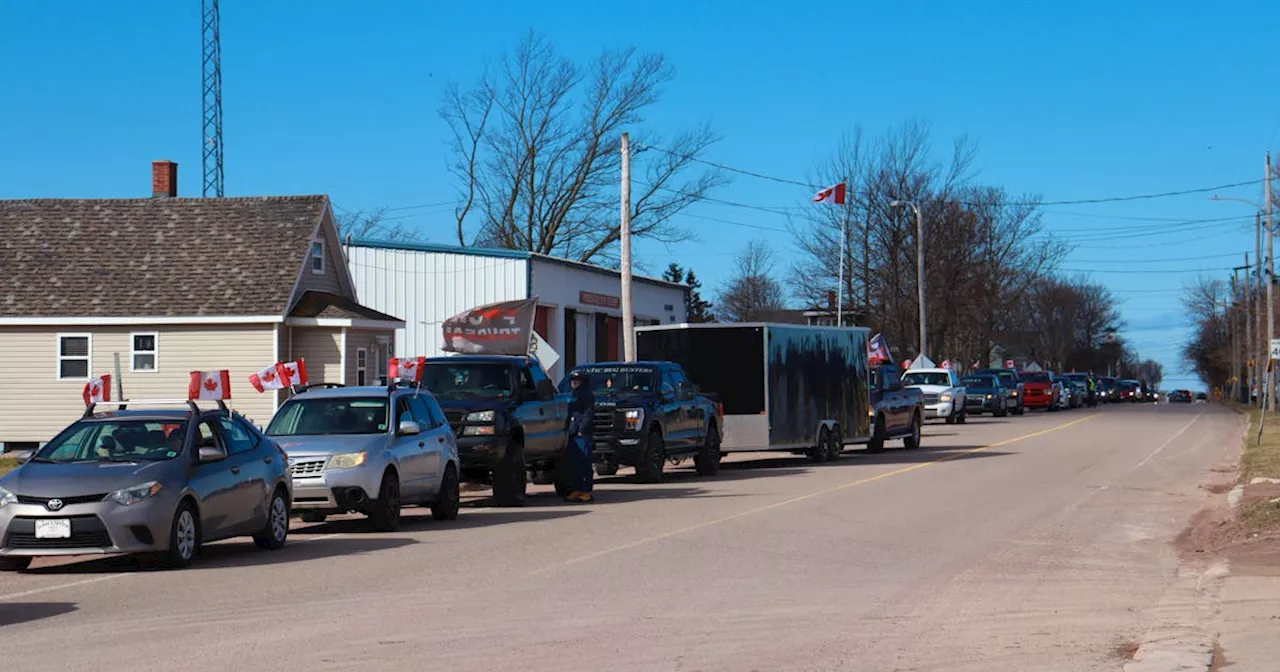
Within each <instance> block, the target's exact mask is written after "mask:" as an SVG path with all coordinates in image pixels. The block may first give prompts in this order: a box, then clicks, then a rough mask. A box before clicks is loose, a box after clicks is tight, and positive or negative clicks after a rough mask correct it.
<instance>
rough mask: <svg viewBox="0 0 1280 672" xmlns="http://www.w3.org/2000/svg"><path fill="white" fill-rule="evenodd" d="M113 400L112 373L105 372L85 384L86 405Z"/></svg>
mask: <svg viewBox="0 0 1280 672" xmlns="http://www.w3.org/2000/svg"><path fill="white" fill-rule="evenodd" d="M102 401H111V374H109V373H108V374H104V375H101V376H98V377H97V378H94V379H93V380H91V381H89V382H87V383H85V384H84V405H85V406H89V405H90V404H96V403H98V402H102Z"/></svg>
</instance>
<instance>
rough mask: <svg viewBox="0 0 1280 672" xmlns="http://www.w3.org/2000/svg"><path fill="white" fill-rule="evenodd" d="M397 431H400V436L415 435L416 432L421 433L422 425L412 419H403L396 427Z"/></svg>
mask: <svg viewBox="0 0 1280 672" xmlns="http://www.w3.org/2000/svg"><path fill="white" fill-rule="evenodd" d="M396 432H397V433H399V434H400V436H413V435H414V434H421V433H422V427H421V426H419V425H418V423H416V422H414V421H412V420H401V421H400V426H399V427H397V428H396Z"/></svg>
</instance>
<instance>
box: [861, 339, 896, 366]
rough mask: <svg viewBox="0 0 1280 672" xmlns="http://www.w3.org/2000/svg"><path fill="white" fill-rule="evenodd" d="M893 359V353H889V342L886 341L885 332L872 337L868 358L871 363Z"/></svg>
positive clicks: (875, 363) (868, 348)
mask: <svg viewBox="0 0 1280 672" xmlns="http://www.w3.org/2000/svg"><path fill="white" fill-rule="evenodd" d="M892 359H893V355H892V354H890V353H889V344H888V343H886V342H885V340H884V335H883V334H876V335H875V336H872V337H871V343H870V344H869V345H868V347H867V360H868V363H869V364H871V365H873V366H874V365H877V364H883V363H885V362H888V361H890V360H892Z"/></svg>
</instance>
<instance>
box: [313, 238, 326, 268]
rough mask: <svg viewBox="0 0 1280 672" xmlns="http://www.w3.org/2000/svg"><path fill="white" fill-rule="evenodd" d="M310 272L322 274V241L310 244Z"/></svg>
mask: <svg viewBox="0 0 1280 672" xmlns="http://www.w3.org/2000/svg"><path fill="white" fill-rule="evenodd" d="M311 272H312V273H324V241H321V240H317V241H316V242H314V243H311Z"/></svg>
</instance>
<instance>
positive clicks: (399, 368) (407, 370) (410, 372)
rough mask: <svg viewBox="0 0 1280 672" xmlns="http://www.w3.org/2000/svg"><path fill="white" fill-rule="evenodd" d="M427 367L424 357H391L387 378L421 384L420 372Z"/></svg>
mask: <svg viewBox="0 0 1280 672" xmlns="http://www.w3.org/2000/svg"><path fill="white" fill-rule="evenodd" d="M426 367H427V358H426V357H392V358H391V366H390V367H388V370H387V377H388V378H392V379H395V378H399V379H400V380H407V381H410V382H414V383H420V382H422V370H423V369H425V368H426Z"/></svg>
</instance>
